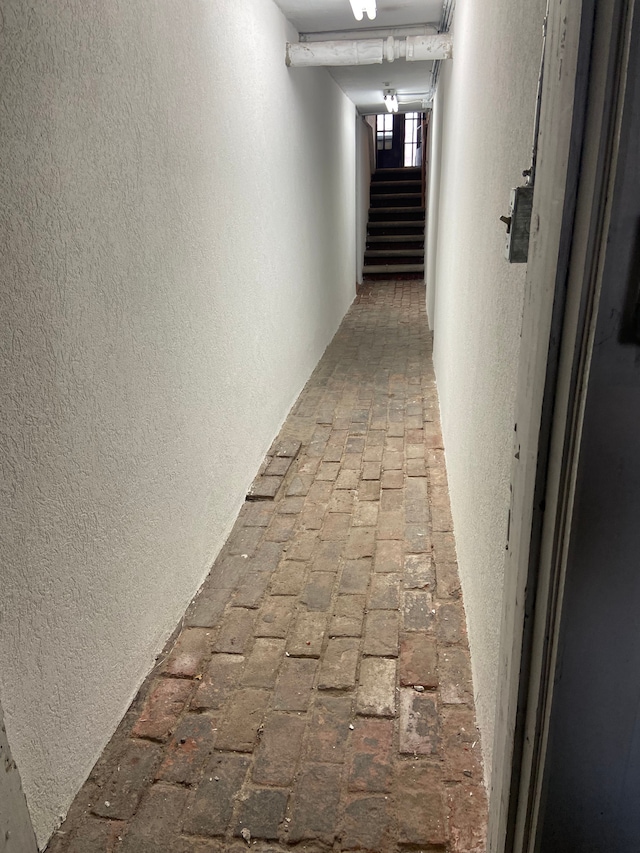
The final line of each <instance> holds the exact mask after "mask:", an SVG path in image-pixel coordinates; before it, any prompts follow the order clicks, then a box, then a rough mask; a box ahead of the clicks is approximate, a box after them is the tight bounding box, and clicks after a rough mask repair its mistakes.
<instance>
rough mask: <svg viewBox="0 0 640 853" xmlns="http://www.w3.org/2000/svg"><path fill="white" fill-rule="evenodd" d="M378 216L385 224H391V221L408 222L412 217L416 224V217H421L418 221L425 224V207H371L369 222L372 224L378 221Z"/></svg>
mask: <svg viewBox="0 0 640 853" xmlns="http://www.w3.org/2000/svg"><path fill="white" fill-rule="evenodd" d="M376 216H379V217H380V220H382V221H384V222H390V221H391V220H394V221H395V222H398V221H401V222H406V221H407V219H410V218H411V217H413V220H414V222H415V221H416V219H415V217H419V220H417V221H420V222H422V223H423V224H424V207H370V208H369V222H370V223H371V224H373V223H374V222H375V221H376V220H375V217H376Z"/></svg>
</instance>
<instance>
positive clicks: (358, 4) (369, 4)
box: [349, 0, 376, 21]
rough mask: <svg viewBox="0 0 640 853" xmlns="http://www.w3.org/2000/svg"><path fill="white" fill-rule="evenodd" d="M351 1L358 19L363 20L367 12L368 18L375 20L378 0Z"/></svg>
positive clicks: (354, 14)
mask: <svg viewBox="0 0 640 853" xmlns="http://www.w3.org/2000/svg"><path fill="white" fill-rule="evenodd" d="M349 2H350V3H351V9H352V11H353V16H354V18H355V19H356V21H361V20H362V18H363V16H364V13H365V12H366V13H367V18H369V20H370V21H373V19H374V18H375V16H376V0H349Z"/></svg>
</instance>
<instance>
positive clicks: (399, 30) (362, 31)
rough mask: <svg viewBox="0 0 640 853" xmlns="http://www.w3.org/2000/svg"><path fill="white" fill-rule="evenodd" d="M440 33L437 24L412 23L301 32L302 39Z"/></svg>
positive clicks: (348, 38)
mask: <svg viewBox="0 0 640 853" xmlns="http://www.w3.org/2000/svg"><path fill="white" fill-rule="evenodd" d="M437 33H438V27H437V24H411V25H404V26H399V27H359V28H358V29H351V30H329V31H325V32H320V33H300V37H299V38H300V41H344V40H347V41H349V40H351V41H352V40H354V39H386V38H388V37H389V36H393V37H394V38H397V39H399V38H406V37H407V36H430V35H436V34H437Z"/></svg>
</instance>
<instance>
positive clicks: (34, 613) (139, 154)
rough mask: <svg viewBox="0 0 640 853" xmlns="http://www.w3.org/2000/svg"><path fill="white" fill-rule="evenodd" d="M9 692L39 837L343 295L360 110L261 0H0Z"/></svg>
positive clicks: (245, 479) (214, 540)
mask: <svg viewBox="0 0 640 853" xmlns="http://www.w3.org/2000/svg"><path fill="white" fill-rule="evenodd" d="M2 14H3V29H2V32H1V34H0V56H1V59H0V62H1V67H0V78H1V79H2V80H3V84H2V87H1V92H0V112H1V113H2V116H3V119H2V127H1V131H0V133H2V138H1V139H0V144H1V146H2V160H3V167H2V170H1V171H0V199H2V201H1V204H2V216H1V217H0V221H1V226H0V228H1V230H0V245H1V246H2V258H3V261H2V276H3V284H2V288H1V290H0V313H1V315H2V318H3V319H2V332H1V333H0V336H1V337H0V346H1V358H2V363H3V374H4V375H3V381H2V392H1V393H2V398H1V401H0V418H1V422H0V428H1V435H2V447H1V448H0V450H1V452H2V485H1V487H0V488H1V490H2V491H1V494H0V498H1V500H2V506H3V521H4V525H3V527H4V529H3V533H2V546H1V547H2V552H1V559H2V595H1V597H0V694H1V696H2V703H3V706H4V710H5V717H6V724H7V730H8V734H9V740H10V743H11V747H12V750H13V754H14V757H15V759H16V761H17V763H18V766H19V768H20V771H21V774H22V780H23V783H24V788H25V791H26V794H27V799H28V802H29V805H30V809H31V814H32V818H33V822H34V825H35V828H36V831H37V834H38V838H39V841H40V843H42V842H43V841H44V840H45V839H46V838H47V836H48V834H49V833H50V832H51V830H52V829H53V827H54V825H55V823H56V820H57V817H58V815H60V814H61V813H63V812H64V811H65V809H66V808H67V806H68V804H69V802H70V801H71V799H72V797H73V795H74V794H75V792H76V790H77V788H78V787H79V785H80V784H81V783H82V782H83V780H84V778H85V777H86V775H87V773H88V772H89V770H90V768H91V766H92V765H93V763H94V761H95V759H96V757H97V756H98V754H99V753H100V751H101V749H102V747H103V745H104V743H105V742H106V740H107V739H108V738H109V736H110V735H111V733H112V731H113V730H114V728H115V726H116V725H117V723H118V721H119V719H120V717H121V715H122V714H123V712H124V710H125V709H126V707H127V705H128V703H129V701H130V700H131V698H132V696H133V695H134V694H135V692H136V689H137V687H138V686H139V684H140V682H141V680H142V679H143V677H144V675H145V673H146V672H147V671H148V669H149V667H150V665H151V663H152V662H153V659H154V655H155V653H156V652H157V651H158V649H159V648H160V647H161V646H162V644H163V642H164V640H165V638H166V637H167V636H168V634H169V633H170V632H171V630H172V629H173V627H174V626H175V624H176V623H177V621H178V619H179V617H180V615H181V613H182V611H183V610H184V608H185V606H186V604H187V602H188V601H189V599H190V598H191V596H192V595H193V593H194V592H195V590H196V589H197V588H198V586H199V584H200V582H201V581H202V579H203V577H204V575H205V574H206V572H207V570H208V568H209V567H210V565H211V562H212V559H213V558H214V556H215V555H216V553H217V552H218V550H219V548H220V546H221V544H222V543H223V541H224V539H225V536H226V534H227V532H228V530H229V529H230V526H231V524H232V522H233V520H234V516H235V514H236V513H237V510H238V508H239V506H240V503H241V501H242V499H243V496H244V494H245V490H246V488H247V486H248V484H249V483H250V481H251V479H252V477H253V475H254V474H255V472H256V469H257V467H258V465H259V463H260V461H261V460H262V458H263V454H264V453H265V451H266V449H267V448H268V446H269V443H270V442H271V440H272V438H273V436H274V435H275V433H276V432H277V430H278V428H279V426H280V424H281V422H282V420H283V419H284V417H285V416H286V414H287V411H288V409H289V407H290V405H291V404H292V402H293V400H294V399H295V397H296V395H297V394H298V392H299V391H300V389H301V387H302V385H303V384H304V382H305V381H306V379H307V377H308V375H309V373H310V372H311V370H312V369H313V367H314V366H315V364H316V362H317V360H318V358H319V357H320V355H321V354H322V352H323V350H324V348H325V346H326V345H327V343H328V341H329V340H330V338H331V336H332V335H333V333H334V331H335V330H336V328H337V326H338V324H339V322H340V320H341V318H342V316H343V314H344V312H345V310H346V309H347V307H348V306H349V304H350V302H351V300H352V298H353V295H354V289H355V268H356V264H355V150H356V145H355V111H354V108H353V105H352V104H351V102H350V101H348V100H347V99H346V97H345V96H344V95H343V93H342V92H341V91H340V89H339V88H338V86H337V85H336V84H335V83H334V81H333V80H332V79H331V77H330V76H329V75H328V74H327V73H326V72H325V71H324V70H323V69H299V70H295V71H289V70H288V69H286V67H285V64H284V47H285V41H286V39H287V38H291V37H292V36H295V33H294V32H293V31H292V29H291V28H290V27H289V25H288V24H287V22H286V21H285V19H284V18H283V17H282V15H281V13H280V12H279V10H278V9H277V7H276V6H275V5H274V4H272V3H271V2H269V1H268V0H234V2H233V3H231V2H229V0H209V2H206V3H204V2H200V0H181V2H180V3H177V2H175V0H139V2H136V3H131V2H129V0H111V2H109V3H86V2H83V0H56V2H55V3H51V2H49V0H5V2H4V4H3V10H2Z"/></svg>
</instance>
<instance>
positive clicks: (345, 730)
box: [48, 281, 486, 853]
mask: <svg viewBox="0 0 640 853" xmlns="http://www.w3.org/2000/svg"><path fill="white" fill-rule="evenodd" d="M424 303H425V293H424V284H423V283H420V282H410V281H408V282H399V283H387V284H372V285H366V286H365V287H364V288H363V289H362V290H361V292H360V294H359V296H358V298H357V299H356V302H355V304H354V305H353V307H352V308H351V310H350V311H349V313H348V315H347V317H346V318H345V320H344V322H343V324H342V326H341V328H340V330H339V332H338V334H337V335H336V337H335V338H334V340H333V342H332V344H331V345H330V347H329V348H328V349H327V351H326V353H325V355H324V357H323V359H322V360H321V362H320V363H319V365H318V367H317V369H316V370H315V372H314V374H313V376H312V377H311V379H310V380H309V382H308V384H307V386H306V387H305V389H304V391H303V392H302V394H301V395H300V397H299V399H298V401H297V403H296V405H295V406H294V408H293V410H292V411H291V413H290V415H289V417H288V419H287V421H286V423H285V424H284V426H283V428H282V430H281V433H280V435H279V436H278V438H277V440H276V441H275V442H274V445H273V448H272V451H271V452H270V454H269V456H268V457H267V459H266V460H265V463H264V465H263V468H262V470H261V472H260V474H259V475H258V477H257V478H256V481H255V483H254V487H253V491H252V493H251V494H250V497H251V498H252V499H251V500H248V501H247V502H246V503H245V504H244V507H243V509H242V511H241V513H240V516H239V518H238V521H237V523H236V525H235V527H234V529H233V531H232V533H231V536H230V537H229V539H228V541H227V543H226V545H225V548H224V549H223V551H222V553H221V554H220V556H219V558H218V559H217V561H216V563H215V565H214V567H213V569H212V571H211V574H210V576H209V577H208V579H207V581H206V582H205V584H204V586H203V588H202V589H201V591H200V593H199V595H198V596H197V597H196V599H195V600H194V602H193V603H192V605H191V607H190V608H189V610H188V611H187V614H186V615H185V618H184V621H183V624H182V625H181V630H180V633H179V635H178V636H177V640H176V638H174V639H173V641H172V643H171V644H170V645H169V646H168V648H167V650H166V653H165V654H164V655H163V656H162V657H161V658H160V659H159V661H158V665H157V667H156V669H155V670H154V672H153V673H152V674H151V676H150V677H149V678H148V679H147V681H146V683H145V685H144V686H143V688H142V690H141V691H140V693H139V695H138V697H137V698H136V700H135V701H134V703H133V705H132V707H131V708H130V710H129V712H128V713H127V715H126V717H125V719H124V720H123V722H122V724H121V726H120V728H119V730H118V732H117V733H116V735H115V736H114V738H113V739H112V741H111V743H110V744H109V746H108V747H107V749H106V750H105V752H104V754H103V756H102V757H101V759H100V760H99V761H98V763H97V765H96V767H95V768H94V770H93V772H92V774H91V776H90V778H89V780H88V781H87V783H86V784H85V786H84V787H83V789H82V790H81V791H80V793H79V794H78V796H77V797H76V800H75V802H74V804H73V806H72V808H71V810H70V813H69V816H68V818H67V820H66V821H65V822H64V824H63V825H62V827H61V828H60V830H59V831H58V832H57V833H56V834H54V837H53V839H52V841H51V843H50V845H49V848H48V849H49V851H51V853H63V851H64V853H94V851H95V853H97V851H109V853H116V851H117V853H151V851H163V853H187V851H189V853H214V851H215V853H218V852H219V851H241V850H244V849H247V844H249V846H250V847H251V849H254V850H256V851H263V852H264V853H266V851H273V853H276V851H286V850H291V849H294V848H295V849H298V850H304V851H309V853H319V851H325V850H333V851H336V853H337V851H346V850H367V851H373V853H396V851H401V850H409V849H410V850H424V851H425V853H426V852H427V851H434V850H440V851H449V853H472V851H473V853H480V851H482V850H484V830H485V818H486V815H485V812H486V802H485V794H484V788H483V783H482V770H481V759H480V743H479V737H478V734H477V730H476V728H475V724H474V709H473V694H472V687H471V677H470V669H469V655H468V648H467V639H466V630H465V620H464V612H463V605H462V600H461V594H460V587H459V581H458V576H457V567H456V556H455V547H454V542H453V534H452V523H451V516H450V511H449V499H448V491H447V478H446V471H445V462H444V453H443V450H442V440H441V435H440V429H439V416H438V402H437V395H436V387H435V379H434V373H433V367H432V364H431V356H430V351H431V336H430V333H429V331H428V327H427V322H426V316H425V308H424ZM219 487H220V488H224V484H222V483H221V484H219ZM176 571H179V567H176ZM105 653H108V652H105Z"/></svg>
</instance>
